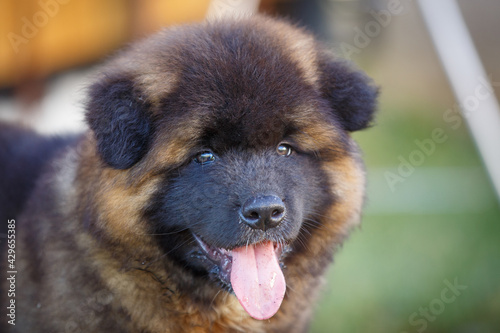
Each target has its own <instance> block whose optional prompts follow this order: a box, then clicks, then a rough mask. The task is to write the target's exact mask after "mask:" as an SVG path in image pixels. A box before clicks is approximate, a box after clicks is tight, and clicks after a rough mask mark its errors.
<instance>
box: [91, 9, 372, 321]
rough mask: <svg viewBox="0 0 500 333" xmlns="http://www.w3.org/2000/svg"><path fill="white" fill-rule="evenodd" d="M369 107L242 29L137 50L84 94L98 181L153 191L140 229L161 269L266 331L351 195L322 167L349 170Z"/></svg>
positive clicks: (366, 100) (281, 28)
mask: <svg viewBox="0 0 500 333" xmlns="http://www.w3.org/2000/svg"><path fill="white" fill-rule="evenodd" d="M375 97H376V90H375V89H374V88H373V87H372V86H371V85H370V84H369V81H368V80H367V79H366V78H365V77H364V76H363V75H361V74H360V73H359V72H355V71H352V70H351V69H349V68H348V67H347V66H346V65H345V64H343V63H341V62H336V61H333V60H332V59H331V58H330V57H329V56H327V54H326V53H325V52H324V51H323V50H322V49H320V48H319V47H318V46H317V45H316V43H315V42H314V41H313V40H312V38H311V37H310V36H309V35H307V34H305V33H303V32H302V31H300V30H298V29H296V28H293V27H291V26H289V25H287V24H284V23H281V22H276V21H272V20H269V19H262V18H254V19H248V20H244V21H242V22H229V23H222V24H221V23H219V24H203V25H200V26H196V27H188V28H184V29H178V30H173V31H171V32H169V31H166V32H163V33H162V34H160V35H158V36H157V37H155V38H153V39H151V40H149V41H146V42H143V43H142V44H139V45H138V46H137V47H135V48H134V49H132V50H130V51H128V52H126V53H125V54H124V55H123V56H122V57H121V59H120V60H118V61H117V62H116V65H115V67H114V69H113V70H112V71H111V72H110V73H108V75H107V77H106V79H105V80H103V81H101V82H100V83H98V84H96V85H94V86H93V88H92V89H91V100H90V102H89V105H88V113H87V119H88V121H89V124H90V127H91V128H92V130H93V131H94V134H95V137H96V140H97V144H98V150H99V153H100V155H101V157H102V160H103V161H104V162H105V163H106V164H107V165H108V166H109V167H111V168H115V169H120V170H123V172H129V173H130V174H131V175H134V174H141V173H144V172H146V173H149V174H154V175H155V178H156V179H158V178H160V181H158V182H159V186H157V190H156V191H155V193H154V194H153V195H152V196H151V200H150V202H149V203H148V205H147V207H146V209H144V211H143V212H142V213H141V216H142V219H143V220H145V221H147V223H148V225H149V226H150V227H151V230H153V231H154V233H155V234H158V235H161V236H160V237H159V238H158V244H159V246H160V247H161V248H162V250H163V251H164V253H166V255H167V257H168V258H169V259H170V260H174V261H176V262H177V263H179V264H180V265H181V267H183V269H187V272H188V273H187V274H194V275H196V276H201V277H207V278H208V280H207V283H212V282H209V280H211V281H213V282H215V283H217V284H219V285H221V286H222V287H223V288H226V289H227V290H233V291H234V292H235V293H236V296H237V297H238V299H239V300H240V303H242V305H243V307H244V308H245V309H246V310H247V311H248V312H249V313H250V315H252V316H253V317H255V318H257V319H266V318H269V317H270V316H272V315H273V314H274V312H276V311H277V308H278V307H279V304H280V303H281V300H282V299H283V294H284V290H285V288H286V286H285V281H284V276H285V275H286V274H285V273H286V269H285V270H284V271H285V273H283V271H282V269H281V268H283V267H284V266H285V265H286V264H287V258H288V257H293V256H294V254H296V253H299V252H301V251H303V250H304V249H305V248H307V247H308V246H309V245H308V244H309V243H310V242H314V239H313V238H314V237H313V236H314V235H317V234H318V232H317V230H321V228H322V224H324V223H335V219H336V216H328V214H331V212H332V207H335V205H342V202H343V200H344V199H345V198H342V195H343V193H348V192H349V182H352V186H353V187H358V186H359V184H358V183H362V180H359V179H350V178H352V177H350V176H348V174H349V171H345V172H346V174H345V177H344V179H342V176H343V175H342V174H341V173H342V171H338V172H337V173H338V174H337V175H334V174H335V172H336V167H335V165H346V162H345V161H346V160H349V161H352V160H354V157H353V156H354V155H355V152H354V148H353V144H352V142H351V139H350V138H349V135H348V134H347V132H348V131H353V130H357V129H362V128H364V127H366V126H367V125H368V124H369V122H370V121H371V118H372V113H373V110H374V105H375ZM356 163H357V162H356ZM347 164H349V163H347ZM145 170H146V171H145ZM339 170H342V168H339ZM131 177H132V176H131ZM346 189H347V190H346ZM346 191H347V192H346ZM358 201H360V200H358ZM360 204H361V202H359V203H357V204H355V205H353V208H349V209H351V210H353V211H358V210H359V206H360ZM325 217H326V218H325ZM338 219H339V221H338V222H337V223H343V222H342V221H341V219H345V217H342V216H339V217H338ZM317 237H319V236H317ZM280 267H281V268H280ZM256 280H257V282H255V281H256ZM262 285H266V286H264V287H263V286H262ZM248 299H260V301H258V302H257V303H258V304H257V305H255V304H253V305H252V304H248ZM259 302H260V303H259ZM276 304H277V306H276Z"/></svg>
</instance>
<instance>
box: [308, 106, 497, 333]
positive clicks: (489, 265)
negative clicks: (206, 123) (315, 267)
mask: <svg viewBox="0 0 500 333" xmlns="http://www.w3.org/2000/svg"><path fill="white" fill-rule="evenodd" d="M401 110H402V109H399V108H389V109H386V110H385V111H384V112H381V113H380V114H379V117H378V120H377V125H376V126H374V127H373V128H372V129H369V130H367V131H365V132H361V133H356V134H355V135H354V137H355V139H356V140H357V141H358V142H359V143H360V146H361V147H362V150H363V151H364V155H365V161H366V164H367V172H368V189H367V190H368V202H367V205H366V210H365V215H364V218H363V223H362V227H361V228H360V229H358V230H355V231H354V232H353V234H352V235H351V237H350V239H348V240H347V241H346V243H345V245H344V246H343V248H341V249H340V250H339V252H338V253H337V255H336V258H335V263H334V265H333V266H332V267H331V268H330V271H329V274H328V285H327V287H326V289H325V291H324V293H322V298H321V302H320V304H319V305H318V307H317V311H316V316H315V320H314V322H313V325H312V329H311V331H312V332H317V333H319V332H328V333H329V332H349V333H350V332H384V333H387V332H395V333H400V332H499V331H500V209H499V205H498V202H497V201H496V197H495V195H494V192H493V189H492V187H491V185H490V182H489V179H488V176H487V174H486V173H485V171H484V169H483V168H482V164H481V161H480V158H479V156H478V154H477V152H476V150H475V146H474V143H473V142H472V140H471V137H470V135H469V133H468V131H467V128H466V126H465V124H462V126H460V127H459V128H458V129H453V128H452V127H451V126H450V124H447V123H446V122H444V121H443V119H442V115H443V112H444V111H445V109H440V108H439V107H436V106H424V105H420V106H413V107H409V108H408V107H407V109H405V110H404V111H401ZM435 128H441V129H443V131H444V132H445V133H446V135H447V136H448V139H447V140H446V141H445V142H444V143H440V144H436V149H435V151H434V152H433V153H432V154H429V155H428V156H427V155H426V158H425V161H424V162H423V163H422V165H420V166H415V170H414V172H413V173H412V174H411V175H410V176H408V177H407V178H405V180H404V182H400V183H397V184H396V185H395V187H394V191H392V190H391V189H390V187H389V186H388V184H387V181H386V179H385V173H386V172H387V171H390V172H394V173H396V174H397V167H398V164H399V163H400V161H399V160H398V156H402V157H403V158H406V159H407V158H408V157H409V155H410V154H411V153H412V151H414V150H415V149H418V147H417V146H416V144H415V142H414V140H424V139H426V138H430V137H431V133H432V131H433V130H434V129H435ZM495 144H498V143H495ZM455 279H457V281H458V284H460V285H465V286H467V289H465V290H463V291H462V293H461V294H460V295H459V296H457V297H456V299H455V300H454V301H453V302H451V303H449V304H444V303H442V302H441V304H444V305H445V307H444V309H438V310H439V311H437V310H435V313H436V315H432V312H431V317H429V318H430V319H425V316H423V315H422V314H419V311H420V309H421V308H429V306H430V304H431V303H432V302H434V305H436V302H437V303H439V299H440V297H441V293H442V291H443V290H444V289H445V288H446V284H445V282H444V281H445V280H446V281H449V282H451V283H452V284H453V282H454V281H455ZM436 299H437V301H436ZM414 313H417V314H416V315H413V320H411V316H412V314H414ZM417 320H420V321H419V322H417Z"/></svg>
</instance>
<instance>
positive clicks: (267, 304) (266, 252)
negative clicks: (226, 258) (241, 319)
mask: <svg viewBox="0 0 500 333" xmlns="http://www.w3.org/2000/svg"><path fill="white" fill-rule="evenodd" d="M232 256H233V265H232V268H231V285H232V287H233V290H234V293H235V294H236V297H237V298H238V300H239V301H240V303H241V305H242V306H243V308H244V309H245V311H246V312H248V314H249V315H250V316H252V317H253V318H255V319H259V320H264V319H268V318H271V317H272V316H273V315H274V314H275V313H276V312H277V311H278V309H279V307H280V305H281V302H282V301H283V297H284V296H285V290H286V283H285V277H284V276H283V272H282V271H281V269H280V266H279V263H278V258H277V257H276V253H275V252H274V244H273V243H272V242H265V243H260V244H255V245H248V246H246V247H245V246H243V247H239V248H237V249H234V250H233V251H232Z"/></svg>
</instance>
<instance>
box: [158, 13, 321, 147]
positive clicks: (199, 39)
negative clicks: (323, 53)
mask: <svg viewBox="0 0 500 333" xmlns="http://www.w3.org/2000/svg"><path fill="white" fill-rule="evenodd" d="M254 23H255V22H254ZM284 27H286V29H287V30H285V31H281V32H280V30H279V29H277V27H276V26H275V24H273V25H272V27H269V28H268V29H262V28H258V27H256V26H255V25H251V24H247V25H241V24H239V25H222V26H221V25H215V26H213V27H211V26H208V27H207V29H206V30H202V31H197V33H196V34H194V35H190V36H189V38H187V39H188V42H187V43H183V44H182V45H180V46H179V48H178V49H177V52H178V53H179V54H182V57H179V58H178V59H179V63H178V66H177V68H178V72H177V78H178V80H177V86H176V88H175V91H174V92H171V93H169V94H167V95H166V96H165V98H164V99H163V101H162V107H161V108H162V109H163V110H164V111H165V112H172V110H182V112H184V113H187V114H191V115H192V114H193V113H194V115H195V116H197V117H200V116H201V117H203V119H204V123H203V126H204V133H203V136H204V137H205V138H207V140H208V138H210V140H211V142H209V144H210V145H212V146H222V145H226V146H228V145H240V146H241V145H248V146H256V145H262V144H264V145H266V144H275V143H276V141H278V142H279V140H281V138H282V137H283V136H284V135H285V132H286V131H287V130H289V129H290V127H293V126H294V125H293V114H294V112H298V111H297V110H298V109H299V108H300V106H301V105H303V104H304V103H308V102H310V103H313V102H314V100H315V99H317V97H318V92H317V89H316V87H315V80H316V76H317V73H316V72H312V71H313V69H314V68H313V67H314V66H313V65H312V64H314V61H315V55H314V54H312V53H311V52H313V50H314V45H312V44H311V45H309V49H308V50H309V53H311V54H309V58H307V59H306V58H304V59H302V60H301V59H300V58H301V57H304V55H303V54H298V53H299V52H300V47H301V46H304V45H307V44H308V43H309V41H310V40H309V36H307V35H305V34H301V33H299V32H297V34H296V35H295V39H294V40H293V41H292V39H291V38H289V37H288V36H287V33H289V30H290V27H289V26H284ZM273 30H274V31H273ZM297 40H301V42H297ZM297 45H298V46H297ZM307 62H308V63H309V64H306V63H307Z"/></svg>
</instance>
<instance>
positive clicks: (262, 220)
mask: <svg viewBox="0 0 500 333" xmlns="http://www.w3.org/2000/svg"><path fill="white" fill-rule="evenodd" d="M285 213H286V209H285V204H284V203H283V201H282V200H281V199H280V198H278V197H277V196H275V195H268V196H262V197H253V198H250V199H248V200H247V201H246V202H245V204H243V206H242V207H241V211H240V216H241V219H242V220H243V222H245V223H246V224H247V225H249V226H250V227H252V228H254V229H260V230H264V231H265V230H267V229H271V228H274V227H276V226H277V225H278V224H280V222H281V221H282V220H283V218H284V217H285Z"/></svg>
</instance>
